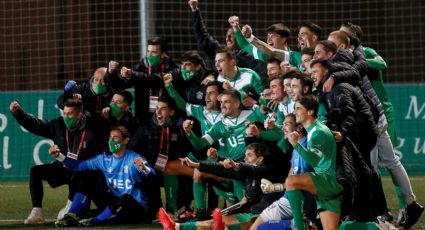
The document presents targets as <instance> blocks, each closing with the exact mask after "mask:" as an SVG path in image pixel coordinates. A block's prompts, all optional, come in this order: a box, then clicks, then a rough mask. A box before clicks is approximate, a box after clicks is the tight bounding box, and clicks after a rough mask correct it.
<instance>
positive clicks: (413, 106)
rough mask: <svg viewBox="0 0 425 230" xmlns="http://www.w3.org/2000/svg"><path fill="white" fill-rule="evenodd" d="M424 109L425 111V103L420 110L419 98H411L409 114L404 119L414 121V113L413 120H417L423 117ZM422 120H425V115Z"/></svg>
mask: <svg viewBox="0 0 425 230" xmlns="http://www.w3.org/2000/svg"><path fill="white" fill-rule="evenodd" d="M424 109H425V103H423V104H422V106H421V108H420V109H418V98H417V97H416V96H410V105H409V110H408V111H407V114H406V116H405V117H404V119H406V120H410V119H412V118H411V113H412V111H413V118H414V119H417V118H418V117H419V116H420V115H421V113H422V111H424ZM422 119H425V113H424V116H423V117H422Z"/></svg>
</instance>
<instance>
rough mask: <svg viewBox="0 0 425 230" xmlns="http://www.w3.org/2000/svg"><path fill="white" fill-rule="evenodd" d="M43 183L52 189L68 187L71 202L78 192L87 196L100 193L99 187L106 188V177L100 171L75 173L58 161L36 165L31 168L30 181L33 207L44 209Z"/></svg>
mask: <svg viewBox="0 0 425 230" xmlns="http://www.w3.org/2000/svg"><path fill="white" fill-rule="evenodd" d="M82 178H84V180H82ZM43 181H46V182H47V183H48V184H49V186H50V187H52V188H56V187H59V186H61V185H68V188H69V192H68V199H69V200H72V199H73V197H74V195H75V193H76V192H82V193H84V194H87V193H88V192H93V191H100V190H102V189H101V188H99V186H105V179H104V176H103V174H102V173H101V172H99V171H82V172H73V171H71V170H70V169H68V168H65V167H63V165H62V164H61V163H59V162H57V161H55V162H53V163H49V164H43V165H36V166H33V167H32V168H31V171H30V181H29V187H30V194H31V200H32V206H33V207H42V201H43V196H44V189H43Z"/></svg>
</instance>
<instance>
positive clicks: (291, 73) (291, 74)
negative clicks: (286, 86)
mask: <svg viewBox="0 0 425 230" xmlns="http://www.w3.org/2000/svg"><path fill="white" fill-rule="evenodd" d="M297 73H298V70H289V71H288V72H285V73H283V74H282V75H281V76H282V79H288V78H294V75H295V74H297Z"/></svg>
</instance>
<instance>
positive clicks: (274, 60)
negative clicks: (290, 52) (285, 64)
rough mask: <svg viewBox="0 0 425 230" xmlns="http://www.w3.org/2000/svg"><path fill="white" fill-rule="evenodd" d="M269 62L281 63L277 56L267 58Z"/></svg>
mask: <svg viewBox="0 0 425 230" xmlns="http://www.w3.org/2000/svg"><path fill="white" fill-rule="evenodd" d="M269 63H275V64H277V65H280V60H279V59H277V58H274V57H271V58H269V59H267V64H269Z"/></svg>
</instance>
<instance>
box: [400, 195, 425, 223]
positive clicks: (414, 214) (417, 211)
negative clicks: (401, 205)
mask: <svg viewBox="0 0 425 230" xmlns="http://www.w3.org/2000/svg"><path fill="white" fill-rule="evenodd" d="M423 211H424V207H423V206H422V205H420V204H418V202H416V201H413V202H412V203H411V204H409V205H407V207H406V222H405V223H404V229H410V228H411V227H413V225H415V224H416V222H417V221H418V220H419V217H421V215H422V212H423Z"/></svg>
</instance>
